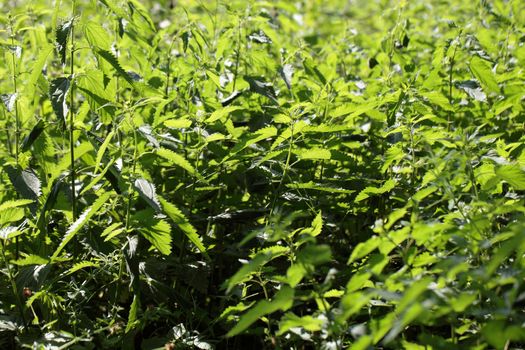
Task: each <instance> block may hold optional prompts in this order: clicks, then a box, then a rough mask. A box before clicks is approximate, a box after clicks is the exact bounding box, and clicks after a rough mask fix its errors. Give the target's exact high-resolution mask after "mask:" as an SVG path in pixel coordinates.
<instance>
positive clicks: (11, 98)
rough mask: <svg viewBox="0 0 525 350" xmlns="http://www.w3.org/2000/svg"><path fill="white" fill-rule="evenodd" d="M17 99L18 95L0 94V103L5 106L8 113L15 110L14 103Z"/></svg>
mask: <svg viewBox="0 0 525 350" xmlns="http://www.w3.org/2000/svg"><path fill="white" fill-rule="evenodd" d="M17 97H18V94H16V93H14V94H2V102H3V103H4V105H5V108H7V111H8V112H13V111H14V109H15V103H16V99H17Z"/></svg>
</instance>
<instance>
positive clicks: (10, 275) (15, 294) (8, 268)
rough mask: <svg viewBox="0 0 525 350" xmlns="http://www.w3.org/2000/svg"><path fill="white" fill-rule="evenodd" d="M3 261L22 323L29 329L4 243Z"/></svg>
mask: <svg viewBox="0 0 525 350" xmlns="http://www.w3.org/2000/svg"><path fill="white" fill-rule="evenodd" d="M2 259H3V260H4V264H5V267H6V270H7V277H8V278H9V282H10V283H11V290H12V292H13V295H14V297H15V300H16V304H17V307H18V309H19V311H20V316H21V317H22V321H23V322H24V326H25V327H27V321H26V318H25V316H24V306H23V303H22V299H21V298H20V294H19V293H18V288H17V287H16V282H15V278H14V276H13V272H12V271H11V267H10V266H9V262H8V261H7V258H6V256H5V243H4V242H3V241H2Z"/></svg>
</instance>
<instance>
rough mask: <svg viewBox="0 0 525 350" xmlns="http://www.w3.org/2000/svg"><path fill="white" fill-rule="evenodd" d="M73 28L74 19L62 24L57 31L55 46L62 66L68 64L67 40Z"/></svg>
mask: <svg viewBox="0 0 525 350" xmlns="http://www.w3.org/2000/svg"><path fill="white" fill-rule="evenodd" d="M72 27H73V19H70V20H69V21H67V22H64V23H62V24H60V25H59V26H58V27H57V29H56V38H55V40H56V41H55V44H56V48H57V50H58V54H59V55H60V62H62V64H65V63H66V50H67V40H68V38H69V33H71V28H72Z"/></svg>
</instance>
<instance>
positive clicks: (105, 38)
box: [84, 21, 111, 51]
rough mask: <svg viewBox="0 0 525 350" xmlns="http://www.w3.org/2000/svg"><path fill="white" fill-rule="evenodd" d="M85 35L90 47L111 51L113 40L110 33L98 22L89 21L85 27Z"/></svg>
mask: <svg viewBox="0 0 525 350" xmlns="http://www.w3.org/2000/svg"><path fill="white" fill-rule="evenodd" d="M84 35H85V37H86V40H87V41H88V43H89V45H90V46H92V47H98V48H100V49H102V50H106V51H109V50H110V49H111V40H110V38H109V35H108V33H107V32H106V31H105V30H104V28H102V26H101V25H100V24H98V23H97V22H95V21H88V22H87V23H86V24H85V25H84Z"/></svg>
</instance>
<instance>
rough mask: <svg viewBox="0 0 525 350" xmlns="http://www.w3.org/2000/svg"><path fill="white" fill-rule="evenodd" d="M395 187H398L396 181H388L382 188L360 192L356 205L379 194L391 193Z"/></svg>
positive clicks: (367, 188) (369, 188)
mask: <svg viewBox="0 0 525 350" xmlns="http://www.w3.org/2000/svg"><path fill="white" fill-rule="evenodd" d="M395 185H396V182H395V180H393V179H388V180H387V181H386V182H385V183H384V184H383V186H381V187H366V188H365V189H363V190H362V191H361V192H359V194H358V195H357V197H356V198H355V202H356V203H357V202H360V201H362V200H364V199H367V198H368V197H370V196H372V195H378V194H383V193H387V192H390V191H391V190H392V189H393V188H394V187H395Z"/></svg>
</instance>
